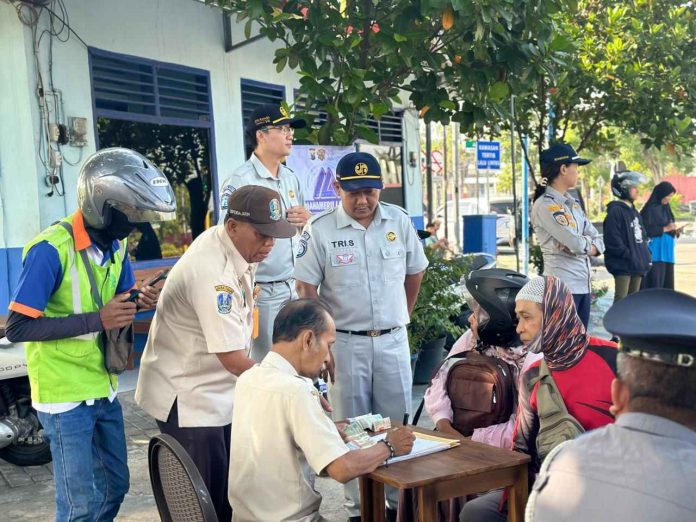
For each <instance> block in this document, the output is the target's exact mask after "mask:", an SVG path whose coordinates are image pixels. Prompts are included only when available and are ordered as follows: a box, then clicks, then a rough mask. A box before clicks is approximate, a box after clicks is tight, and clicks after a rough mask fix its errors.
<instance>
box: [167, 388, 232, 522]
mask: <svg viewBox="0 0 696 522" xmlns="http://www.w3.org/2000/svg"><path fill="white" fill-rule="evenodd" d="M157 426H159V429H160V430H161V431H162V433H166V434H167V435H171V436H172V437H174V438H175V439H176V440H177V442H179V444H181V445H182V446H183V447H184V449H185V450H186V452H187V453H188V454H189V456H190V457H191V460H193V462H194V463H195V464H196V467H197V468H198V471H199V472H200V473H201V476H202V477H203V482H205V485H206V487H207V488H208V493H210V499H211V500H212V502H213V505H214V506H215V512H216V513H217V517H218V520H220V521H221V522H222V521H229V520H232V508H231V507H230V503H229V500H228V498H227V479H228V476H227V473H228V470H229V466H230V428H231V426H232V425H231V424H228V425H227V426H214V427H210V428H180V427H179V414H178V409H177V407H176V401H174V406H172V410H171V411H170V412H169V418H168V419H167V422H162V421H157Z"/></svg>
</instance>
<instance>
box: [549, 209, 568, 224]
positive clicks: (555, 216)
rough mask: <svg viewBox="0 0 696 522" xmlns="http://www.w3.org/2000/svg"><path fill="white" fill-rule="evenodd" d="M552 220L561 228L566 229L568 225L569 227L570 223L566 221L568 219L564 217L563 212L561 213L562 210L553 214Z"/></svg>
mask: <svg viewBox="0 0 696 522" xmlns="http://www.w3.org/2000/svg"><path fill="white" fill-rule="evenodd" d="M553 219H554V220H555V221H556V223H558V224H559V225H561V226H562V227H567V226H568V225H570V222H569V221H568V217H567V216H566V214H565V212H563V211H562V210H561V211H558V212H554V213H553Z"/></svg>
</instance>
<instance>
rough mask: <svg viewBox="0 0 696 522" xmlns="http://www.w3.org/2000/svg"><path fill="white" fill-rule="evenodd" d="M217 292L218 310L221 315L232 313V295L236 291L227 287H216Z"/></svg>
mask: <svg viewBox="0 0 696 522" xmlns="http://www.w3.org/2000/svg"><path fill="white" fill-rule="evenodd" d="M215 291H216V292H217V309H218V313H220V314H229V313H230V312H231V311H232V294H233V292H234V290H233V289H232V288H231V287H229V286H227V285H215Z"/></svg>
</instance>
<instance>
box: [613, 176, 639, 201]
mask: <svg viewBox="0 0 696 522" xmlns="http://www.w3.org/2000/svg"><path fill="white" fill-rule="evenodd" d="M645 182H646V177H645V176H644V175H643V174H641V173H640V172H635V171H632V170H625V171H623V172H617V173H616V174H614V177H613V178H611V192H612V194H614V195H615V196H616V197H617V198H619V199H624V200H627V201H632V199H631V196H630V194H629V191H630V189H631V187H638V186H640V185H642V184H643V183H645Z"/></svg>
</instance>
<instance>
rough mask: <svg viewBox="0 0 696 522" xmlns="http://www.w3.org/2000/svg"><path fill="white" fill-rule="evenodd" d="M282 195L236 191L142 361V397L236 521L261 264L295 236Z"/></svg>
mask: <svg viewBox="0 0 696 522" xmlns="http://www.w3.org/2000/svg"><path fill="white" fill-rule="evenodd" d="M295 232H296V227H295V226H294V225H291V224H290V223H288V222H287V221H286V220H285V219H283V217H282V213H281V202H280V195H279V194H278V193H277V192H274V191H273V190H271V189H268V188H265V187H258V186H253V185H250V186H247V187H242V188H240V189H239V190H237V191H235V192H234V193H233V194H232V195H231V196H230V198H229V205H228V208H227V215H226V217H225V223H224V224H223V225H218V226H216V227H211V228H209V229H208V230H206V231H205V232H203V233H202V234H201V235H199V236H198V237H197V238H196V240H195V241H194V242H193V243H192V244H191V246H190V247H189V249H188V250H187V251H186V252H185V253H184V255H183V256H181V259H179V261H177V263H176V265H174V268H172V271H171V273H170V274H169V277H168V278H167V282H166V283H165V285H164V288H163V290H162V294H161V295H160V298H159V302H158V303H157V310H156V312H155V316H154V318H153V319H152V325H151V327H150V334H149V335H148V338H147V344H146V346H145V351H144V353H143V357H142V360H141V363H140V374H139V376H138V386H137V389H136V391H135V401H136V402H137V403H138V404H139V405H140V407H141V408H143V409H144V410H145V411H146V412H148V413H149V414H150V415H152V416H153V417H154V418H155V419H156V420H157V425H158V426H159V428H160V430H161V431H162V433H166V434H169V435H171V436H173V437H174V438H176V439H177V440H178V441H179V442H180V443H181V445H182V446H184V448H185V449H186V451H187V452H188V454H189V455H190V456H191V458H192V459H193V461H194V463H195V464H196V466H197V467H198V470H199V471H200V472H201V475H202V477H203V481H204V482H205V484H206V486H207V488H208V490H209V491H210V496H211V499H212V501H213V504H214V506H215V510H216V512H217V514H218V520H228V521H229V520H230V518H231V516H232V513H231V511H230V507H229V502H228V501H227V468H228V463H229V457H230V423H231V422H232V404H233V401H234V388H235V383H236V381H237V376H238V375H240V374H242V373H243V372H244V371H246V370H248V369H249V368H251V367H252V366H253V365H254V362H255V361H254V360H253V359H250V358H249V357H248V356H247V354H248V349H249V344H250V341H251V335H252V326H253V320H252V315H253V308H254V272H255V269H256V263H259V262H261V261H263V260H264V259H266V258H267V257H268V256H269V254H270V253H271V252H272V249H273V248H274V246H273V245H274V242H275V240H276V238H287V237H290V236H292V235H294V234H295Z"/></svg>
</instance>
